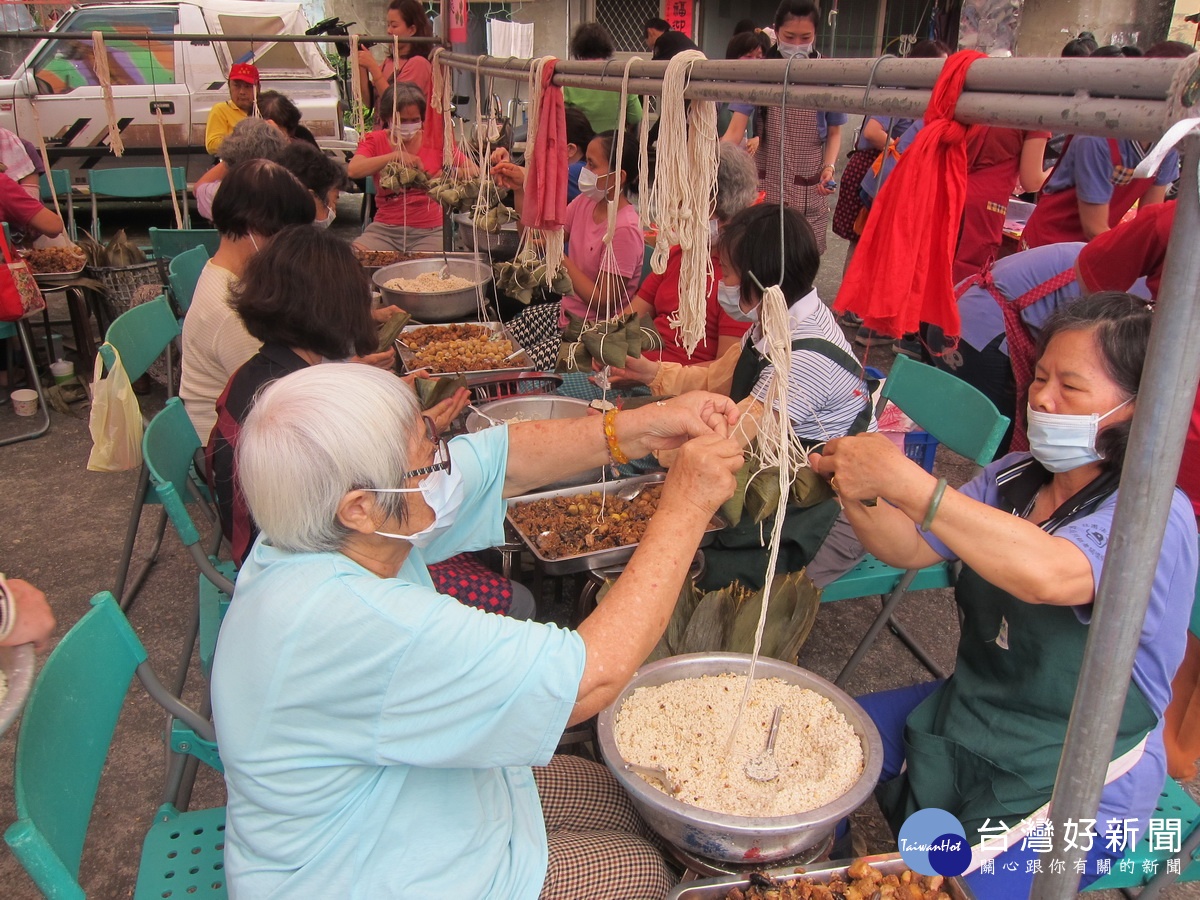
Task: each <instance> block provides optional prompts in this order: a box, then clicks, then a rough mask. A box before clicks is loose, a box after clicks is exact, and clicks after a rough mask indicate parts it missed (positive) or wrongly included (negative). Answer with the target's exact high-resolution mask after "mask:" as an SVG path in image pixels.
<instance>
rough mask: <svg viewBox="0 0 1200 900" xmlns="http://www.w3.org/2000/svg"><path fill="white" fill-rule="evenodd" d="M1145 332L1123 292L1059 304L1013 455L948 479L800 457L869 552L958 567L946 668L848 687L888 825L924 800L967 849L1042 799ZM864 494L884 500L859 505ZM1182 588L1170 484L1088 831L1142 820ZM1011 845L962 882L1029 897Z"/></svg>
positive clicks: (847, 452)
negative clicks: (947, 818) (965, 478)
mask: <svg viewBox="0 0 1200 900" xmlns="http://www.w3.org/2000/svg"><path fill="white" fill-rule="evenodd" d="M1149 333H1150V313H1149V311H1148V310H1147V309H1146V308H1145V306H1144V305H1143V303H1142V301H1140V300H1138V299H1137V298H1134V297H1131V296H1129V295H1128V294H1121V293H1116V292H1107V293H1100V294H1093V295H1092V296H1091V297H1088V298H1085V299H1083V300H1079V301H1076V302H1075V303H1073V304H1071V305H1069V306H1066V307H1063V308H1062V309H1060V310H1058V311H1057V312H1056V313H1055V314H1054V315H1053V316H1052V317H1051V318H1050V319H1049V320H1048V321H1047V322H1046V323H1045V325H1044V326H1043V328H1042V332H1041V337H1040V340H1039V351H1040V353H1039V356H1038V359H1037V367H1036V371H1035V376H1034V382H1033V385H1032V386H1031V387H1030V389H1029V398H1028V403H1029V439H1030V447H1031V453H1011V454H1009V455H1007V456H1005V457H1003V458H1002V459H1000V460H997V461H996V462H994V463H992V464H991V465H989V466H988V467H987V468H986V469H984V471H983V472H982V473H981V474H980V475H979V476H978V477H976V478H975V479H974V480H973V481H971V482H970V483H969V484H967V485H965V486H964V487H963V488H962V489H961V490H957V491H956V490H950V489H947V488H946V485H945V481H944V480H940V481H936V482H935V479H934V477H933V476H932V475H929V474H928V473H926V472H925V471H923V470H922V469H920V468H919V467H918V466H916V465H915V464H914V463H912V462H910V461H908V460H906V459H905V458H904V457H903V456H902V455H901V454H900V452H899V451H898V450H896V448H895V447H894V446H893V445H892V444H891V442H890V441H886V440H883V439H882V438H879V437H876V436H872V435H866V436H860V437H854V438H847V439H845V440H841V441H833V442H831V443H830V444H829V445H828V446H827V447H826V448H825V451H824V453H823V455H821V456H815V457H814V458H813V462H814V465H816V466H817V468H818V470H819V471H820V472H821V473H822V474H826V475H830V476H832V477H833V485H834V489H835V490H837V491H838V493H839V495H840V496H841V499H842V502H843V503H844V504H845V507H846V514H847V517H848V518H849V520H850V522H851V524H852V525H853V526H854V529H855V531H856V532H857V534H858V535H859V537H860V538H862V540H863V543H864V544H865V545H866V546H867V549H868V550H870V551H871V552H872V553H874V554H875V555H876V556H878V557H879V558H880V559H882V560H883V561H884V562H887V563H890V564H892V565H897V566H900V567H902V568H920V567H922V566H926V565H930V564H932V563H935V562H938V561H941V560H943V559H958V560H961V562H962V564H963V566H964V569H963V573H962V575H961V576H960V577H959V580H958V584H957V587H956V600H957V602H958V606H959V609H960V611H961V613H962V615H963V627H962V637H961V640H960V643H959V648H958V658H957V661H956V666H955V671H954V674H953V675H952V676H951V677H950V678H949V679H948V680H947V681H945V682H942V683H940V684H928V685H920V686H918V687H916V688H905V689H901V690H900V691H892V692H887V693H886V694H880V695H872V696H871V697H867V698H860V701H862V702H863V705H864V706H865V707H866V708H867V710H868V712H869V713H871V715H872V717H873V718H875V720H876V724H877V725H879V726H880V732H881V734H882V736H883V738H884V747H885V759H884V775H883V780H885V781H887V784H885V785H884V786H883V787H882V788H881V792H880V793H879V794H877V796H880V797H881V805H882V806H883V808H884V811H885V813H886V814H887V816H888V818H889V820H890V821H891V822H892V825H893V827H894V828H898V827H899V824H900V823H901V822H903V820H904V819H905V817H906V816H907V815H909V814H911V813H912V812H913V811H914V810H916V809H918V808H921V807H923V806H937V807H939V808H942V809H945V810H947V811H949V812H950V813H951V814H953V815H955V816H957V817H958V819H959V820H960V821H961V822H962V823H963V825H964V827H965V828H966V832H967V838H968V839H969V841H970V842H971V843H973V844H975V843H978V840H979V829H980V828H981V827H982V826H983V825H984V822H985V819H987V818H989V817H990V818H991V820H992V823H993V825H994V824H995V823H996V821H998V820H999V819H1003V820H1004V821H1005V822H1006V824H1007V826H1008V827H1013V826H1015V825H1016V824H1017V823H1018V822H1019V821H1020V820H1021V819H1022V818H1023V817H1025V816H1028V815H1029V814H1031V813H1034V812H1035V811H1036V810H1037V809H1039V807H1041V806H1042V805H1043V804H1044V803H1045V802H1046V801H1048V800H1049V799H1050V793H1051V790H1052V788H1053V784H1054V779H1055V774H1056V772H1057V768H1058V763H1059V758H1060V756H1061V753H1062V742H1063V738H1064V735H1065V731H1066V726H1067V718H1068V716H1069V714H1070V711H1071V704H1072V700H1073V698H1074V695H1075V689H1076V682H1077V680H1078V675H1079V670H1080V666H1081V665H1082V658H1083V648H1084V644H1085V642H1086V640H1087V634H1088V625H1089V623H1090V621H1091V616H1092V603H1093V602H1094V600H1095V595H1096V589H1097V586H1098V585H1099V583H1100V578H1101V576H1102V574H1103V566H1104V555H1105V551H1106V549H1107V546H1108V542H1109V534H1110V531H1111V528H1112V519H1113V513H1114V511H1115V508H1116V503H1117V491H1118V488H1119V487H1120V477H1121V466H1122V463H1123V461H1124V456H1125V447H1126V442H1127V441H1128V438H1129V429H1130V425H1131V419H1132V417H1133V415H1134V411H1135V409H1136V406H1137V390H1138V385H1139V383H1140V381H1141V375H1142V367H1143V364H1144V362H1145V357H1146V346H1147V343H1148V340H1149ZM1131 489H1133V490H1136V486H1132V487H1131ZM873 498H880V499H883V500H886V501H887V502H886V503H878V504H876V505H873V506H866V505H864V504H863V503H862V502H861V501H864V500H869V499H873ZM914 523H917V524H919V525H920V530H918V528H917V527H916V525H914ZM1195 586H1196V522H1195V517H1194V516H1193V514H1192V510H1191V507H1190V505H1189V504H1188V502H1187V500H1186V498H1185V497H1184V495H1183V493H1182V492H1181V491H1178V490H1177V491H1176V492H1175V495H1174V497H1173V498H1172V502H1171V510H1170V514H1169V519H1168V523H1167V531H1166V536H1165V537H1164V540H1163V546H1162V552H1161V555H1160V558H1159V564H1158V570H1157V572H1156V574H1155V577H1154V584H1153V587H1152V588H1151V595H1150V605H1149V608H1148V609H1147V612H1146V618H1145V621H1144V622H1143V623H1142V630H1141V641H1140V644H1139V646H1138V651H1137V656H1136V658H1135V661H1134V667H1133V679H1132V683H1131V684H1130V686H1129V693H1128V696H1127V698H1126V700H1125V706H1124V713H1123V717H1122V720H1121V726H1120V730H1119V732H1118V737H1117V745H1116V748H1115V750H1114V759H1117V758H1121V765H1120V766H1119V767H1118V766H1117V765H1114V766H1112V767H1110V769H1109V778H1108V784H1107V786H1106V787H1105V789H1104V792H1103V794H1102V795H1101V799H1100V811H1099V814H1098V815H1097V820H1098V823H1097V825H1096V827H1095V831H1096V833H1097V834H1099V835H1101V836H1103V835H1104V834H1105V832H1106V830H1108V827H1107V826H1108V823H1109V822H1110V821H1115V822H1117V823H1121V824H1124V825H1125V831H1126V833H1129V830H1128V829H1129V824H1128V823H1131V822H1132V823H1136V825H1135V827H1136V828H1137V829H1138V833H1144V831H1145V827H1146V820H1147V819H1148V818H1149V817H1150V814H1151V813H1152V812H1153V811H1154V806H1155V801H1156V800H1157V798H1158V796H1159V792H1160V790H1161V789H1162V785H1163V778H1164V774H1165V762H1164V751H1163V744H1162V716H1163V711H1164V709H1165V707H1166V705H1167V702H1168V700H1169V699H1170V684H1171V677H1172V675H1173V674H1174V672H1175V670H1176V668H1177V667H1178V665H1179V662H1180V659H1181V658H1182V656H1183V649H1184V637H1185V635H1186V633H1187V627H1188V617H1189V613H1190V610H1191V606H1192V599H1193V595H1194V591H1195ZM926 698H928V699H926ZM902 735H903V737H902ZM906 754H907V763H908V767H907V770H906V772H905V773H903V774H901V773H900V766H901V763H903V762H904V761H905V757H906ZM888 779H892V780H890V781H888ZM992 837H994V835H992ZM1108 846H1109V844H1108V842H1106V841H1104V840H1102V839H1101V838H1097V840H1096V841H1095V843H1094V845H1093V849H1092V853H1091V855H1090V857H1089V859H1088V861H1087V871H1086V874H1085V875H1084V880H1083V884H1087V883H1088V882H1090V881H1093V880H1095V878H1096V877H1097V872H1098V865H1099V864H1100V863H1099V860H1100V858H1101V857H1103V856H1106V855H1107V856H1109V857H1112V856H1114V855H1115V856H1119V855H1120V853H1119V852H1118V853H1115V854H1114V853H1113V851H1111V850H1106V848H1107V847H1108ZM1020 852H1021V850H1020V841H1018V842H1017V844H1016V846H1015V847H1014V848H1013V849H1012V850H1010V851H1008V852H1007V853H1005V854H1004V855H1003V856H1001V857H998V858H997V859H996V863H995V871H996V872H997V873H1001V872H1002V871H1005V870H1006V866H1007V863H1008V862H1009V861H1015V862H1016V865H1015V866H1014V868H1015V869H1017V870H1018V871H1017V873H1015V874H1013V875H1011V876H1010V877H1008V878H1004V877H997V876H993V875H991V874H983V875H979V876H977V877H970V878H968V881H969V883H970V885H971V887H972V888H974V890H975V893H976V895H977V896H979V897H980V898H989V897H996V898H1001V897H1018V896H1028V887H1029V881H1030V880H1031V879H1032V875H1031V874H1024V873H1026V872H1030V871H1031V869H1032V867H1026V866H1025V865H1024V858H1023V857H1020V856H1018V854H1019V853H1020ZM1105 871H1107V868H1106V869H1105ZM1022 877H1023V879H1024V880H1023V881H1021V880H1020V879H1021V878H1022Z"/></svg>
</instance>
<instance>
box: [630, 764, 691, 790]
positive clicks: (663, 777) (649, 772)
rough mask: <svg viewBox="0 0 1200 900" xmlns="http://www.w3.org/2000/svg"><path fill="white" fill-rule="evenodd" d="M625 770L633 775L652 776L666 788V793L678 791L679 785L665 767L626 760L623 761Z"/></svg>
mask: <svg viewBox="0 0 1200 900" xmlns="http://www.w3.org/2000/svg"><path fill="white" fill-rule="evenodd" d="M625 770H626V771H627V772H632V773H633V774H634V775H644V776H645V777H646V778H653V779H654V780H655V781H658V782H660V783H661V784H662V786H663V787H664V788H666V789H667V793H668V794H678V793H679V790H680V788H679V785H678V784H677V783H676V781H675V779H674V778H672V777H671V775H670V773H669V772H667V770H666V769H663V768H660V767H658V766H643V765H639V764H638V763H631V762H627V763H625Z"/></svg>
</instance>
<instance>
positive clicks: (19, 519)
mask: <svg viewBox="0 0 1200 900" xmlns="http://www.w3.org/2000/svg"><path fill="white" fill-rule="evenodd" d="M357 199H358V198H357V197H345V198H343V201H342V203H341V206H340V209H339V217H338V223H337V225H336V226H335V227H336V228H337V229H338V230H339V231H340V232H343V233H344V234H345V235H346V236H347V237H351V236H352V235H353V234H354V233H355V231H356V230H357V229H356V227H355V226H354V224H353V223H356V222H357V221H358V218H357V211H358V210H357ZM105 221H106V226H109V227H115V225H116V224H117V221H118V220H117V219H116V218H115V217H114V218H111V219H110V218H109V217H108V216H107V215H106V219H105ZM126 222H127V224H129V225H130V226H131V228H136V229H144V228H145V227H146V226H148V225H154V224H162V223H160V222H158V221H155V220H151V219H149V218H147V217H146V216H145V215H144V214H141V213H137V214H129V215H127V216H126ZM143 233H144V232H143ZM844 253H845V245H844V243H843V242H842V241H840V240H839V239H838V238H836V237H833V236H831V237H830V250H829V252H828V253H827V255H826V257H825V260H824V262H823V265H822V272H821V275H820V278H819V280H818V288H819V291H820V294H821V296H822V297H823V298H825V299H826V300H827V301H830V300H832V298H833V297H834V296H835V294H836V289H837V284H838V282H839V280H840V274H841V267H842V260H843V258H844ZM69 343H70V341H69V340H68V344H69ZM870 361H871V363H872V364H874V365H877V366H881V367H883V368H887V367H888V366H889V365H890V361H891V354H890V353H889V352H887V351H886V350H885V349H876V350H875V351H873V353H872V356H871V360H870ZM76 365H77V369H78V370H80V371H85V370H86V371H87V372H88V373H90V372H91V366H92V363H91V361H84V360H79V359H76ZM164 399H165V398H164V395H163V392H162V390H161V388H159V389H156V390H155V392H154V393H153V394H152V395H150V396H148V397H143V398H141V400H142V409H143V411H144V413H145V414H146V415H147V416H152V415H153V414H154V413H155V412H157V411H158V410H159V409H160V408H161V407H162V405H163V403H164ZM23 422H24V420H20V421H18V420H17V419H16V417H15V416H14V414H13V413H12V407H11V404H9V403H7V402H5V403H3V404H0V437H3V436H5V435H8V434H13V433H16V431H17V430H18V428H19V426H20V425H21V424H23ZM90 448H91V439H90V436H89V433H88V427H87V418H86V412H85V411H83V410H78V409H77V410H76V415H74V416H67V415H63V414H59V413H52V426H51V430H50V432H49V434H47V435H46V436H45V437H43V438H41V439H38V440H34V441H27V442H24V443H20V444H16V445H13V446H9V447H0V496H3V498H4V500H3V507H2V508H3V512H4V515H3V521H4V525H5V537H4V541H3V543H2V544H0V569H2V570H3V571H4V572H6V573H7V574H8V575H10V576H16V577H21V578H25V579H27V580H29V581H31V582H33V583H34V584H36V585H38V586H39V587H41V588H42V590H44V591H45V592H46V594H47V596H48V597H49V598H50V602H51V603H52V605H53V607H54V610H55V615H56V616H57V618H58V621H59V628H58V636H61V635H62V634H64V633H65V632H66V631H67V630H68V629H69V628H70V626H71V625H72V624H73V623H74V622H75V621H76V620H77V619H78V618H79V617H80V616H81V615H82V614H83V613H84V612H85V611H86V610H87V608H88V600H89V598H90V597H91V596H92V595H93V594H95V593H96V592H98V591H101V590H106V589H109V588H111V586H112V584H113V578H114V572H115V565H116V559H117V557H118V555H119V552H120V549H121V543H122V538H123V535H124V532H125V527H126V521H127V517H128V515H129V504H130V502H131V498H132V494H133V490H134V486H135V483H136V473H134V472H127V473H122V474H101V473H95V472H89V471H87V468H86V463H87V457H88V453H89V450H90ZM937 467H938V472H939V474H942V475H945V476H946V477H947V478H948V479H949V480H950V482H951V483H952V484H960V483H962V482H963V481H964V480H965V479H966V478H967V476H968V474H969V467H968V466H967V465H966V464H965V461H964V460H962V459H961V458H958V457H955V456H954V455H953V454H950V453H948V452H947V451H945V450H944V449H942V450H939V454H938V462H937ZM154 515H155V513H147V514H146V515H145V516H143V519H142V528H143V532H144V533H143V534H142V535H141V537H140V539H139V547H138V553H137V555H138V556H140V555H141V554H144V553H145V552H146V549H147V548H148V545H149V538H150V535H149V534H148V533H145V532H149V531H152V526H153V521H154V520H153V516H154ZM168 531H169V532H170V529H168ZM196 579H197V573H196V571H195V568H194V566H193V565H192V562H191V560H190V558H189V557H188V555H187V553H186V552H185V551H184V550H183V548H182V547H181V545H180V543H179V541H178V539H177V538H176V537H175V535H174V533H173V532H170V533H168V535H167V537H166V539H165V541H164V544H163V549H162V552H161V554H160V557H159V561H158V563H157V565H155V566H154V568H153V570H152V571H151V574H150V576H149V578H148V580H147V581H146V584H145V587H144V588H143V589H142V592H141V595H140V596H139V597H138V599H137V601H136V603H135V604H134V606H133V607H132V609H131V610H130V613H129V618H130V621H131V622H132V624H133V626H134V628H135V629H136V630H137V632H138V634H139V635H140V636H141V638H142V640H143V642H144V643H145V645H146V648H147V650H148V652H149V657H150V661H151V663H152V665H153V666H154V668H155V669H156V670H157V671H158V672H159V673H160V675H162V676H164V677H166V676H167V675H169V674H171V673H173V672H174V671H175V667H176V664H177V657H178V654H179V652H180V648H181V646H182V642H183V637H184V634H185V632H186V628H187V624H188V622H189V618H190V616H191V609H192V604H193V603H194V596H195V591H196ZM571 599H572V598H571V597H569V596H568V597H567V598H566V600H567V602H566V603H563V602H559V603H556V604H555V603H545V604H543V607H542V609H541V614H540V617H541V618H549V617H551V616H563V615H564V614H565V613H566V610H567V609H568V608H569V602H570V600H571ZM877 609H878V601H877V600H875V599H863V600H854V601H846V602H840V603H835V604H829V605H828V606H825V607H823V608H822V610H821V613H820V615H819V616H818V618H817V623H816V627H815V628H814V630H813V633H812V636H811V637H810V638H809V640H808V643H807V645H806V646H805V648H804V650H803V652H802V655H801V659H800V663H801V665H803V666H805V667H806V668H809V669H811V670H812V671H814V672H816V673H818V674H820V675H822V676H824V677H826V678H829V679H830V680H832V679H833V678H835V677H836V676H837V674H838V672H839V671H840V669H841V667H842V665H843V664H844V662H845V661H846V660H847V659H848V657H849V655H850V653H851V651H852V649H853V647H854V646H855V645H856V644H857V642H858V638H859V636H860V635H861V634H862V633H863V632H864V631H865V629H866V627H867V625H868V624H869V623H870V621H871V620H872V619H873V618H874V615H875V612H876V611H877ZM899 617H900V619H901V620H902V622H903V623H904V624H905V625H906V626H908V628H909V629H910V630H911V631H912V632H914V633H915V634H916V635H917V636H918V637H919V639H920V640H921V642H922V643H923V644H924V645H925V647H926V648H927V649H929V650H930V652H931V653H932V654H933V656H934V657H935V658H936V659H937V660H938V661H939V662H940V663H941V664H942V665H943V666H945V667H950V666H952V665H953V661H954V650H955V646H956V643H957V637H958V635H957V618H956V616H955V612H954V604H953V600H952V598H951V596H950V594H949V592H948V591H931V592H924V593H918V594H914V595H912V596H910V597H908V598H906V599H905V601H904V602H903V605H902V607H901V610H900V614H899ZM929 677H930V676H929V674H928V673H927V672H926V671H925V670H924V669H923V668H922V667H921V666H920V665H919V664H918V663H916V661H915V660H914V659H913V658H912V657H911V656H910V654H909V653H908V652H907V650H906V649H905V648H904V647H903V645H901V644H900V643H899V641H898V640H896V639H895V638H894V637H893V636H892V635H891V634H890V633H888V632H886V631H885V633H884V634H882V635H881V636H880V638H879V640H878V642H877V644H876V646H875V648H874V649H873V651H872V652H871V653H870V654H869V655H868V656H867V658H866V659H865V661H864V662H863V664H862V665H861V666H860V668H859V670H858V671H857V673H856V674H855V676H854V678H853V680H852V681H851V683H850V684H849V685H848V690H849V692H850V693H851V694H859V693H865V692H869V691H876V690H882V689H887V688H893V687H899V686H902V685H906V684H912V683H915V682H917V681H923V680H927V679H928V678H929ZM203 689H204V685H203V680H202V678H200V677H199V676H198V675H195V674H193V676H192V677H191V678H190V679H189V681H188V686H187V690H186V692H185V698H184V699H185V701H186V702H188V703H190V704H191V705H193V706H199V704H200V702H201V697H202V691H203ZM163 723H164V717H163V715H162V714H161V713H160V711H159V709H158V707H157V705H156V704H154V703H153V702H152V701H150V700H149V698H148V697H147V696H146V695H145V693H144V692H143V691H142V689H141V687H140V685H138V684H136V683H135V684H134V685H133V686H132V689H131V691H130V694H129V699H128V703H127V705H126V707H125V709H124V711H123V713H122V716H121V720H120V723H119V725H118V728H117V733H116V737H115V741H114V744H113V751H112V753H111V755H110V758H109V761H108V765H107V768H106V771H105V773H104V778H103V780H102V782H101V787H100V792H99V797H98V799H97V802H96V807H95V811H94V814H93V819H92V825H91V829H90V831H89V840H88V842H87V845H86V847H85V849H84V855H83V862H82V866H81V875H80V880H81V881H82V883H83V885H84V887H85V889H86V891H87V893H88V895H89V896H91V897H96V898H101V900H109V898H112V900H116V898H123V897H129V896H131V895H132V891H133V885H134V883H135V880H136V874H137V866H138V859H139V854H140V847H141V841H142V837H143V835H144V833H145V831H146V829H147V828H148V826H149V825H150V823H151V821H152V819H153V816H154V811H155V809H156V808H157V806H158V805H159V803H160V802H161V796H160V795H161V791H162V787H163V781H164V774H165V763H164V752H163V745H162V740H161V732H162V728H163ZM15 744H16V728H13V729H11V730H10V731H9V733H8V734H6V735H4V736H3V737H0V827H7V825H8V823H10V822H11V821H12V820H13V819H14V817H15V812H14V808H13V799H12V798H13V792H12V766H11V760H12V756H13V752H14V748H15ZM223 802H224V789H223V784H222V782H221V780H220V778H219V777H216V776H214V775H213V774H212V773H211V772H209V771H207V770H203V769H202V770H201V774H200V777H199V779H198V780H197V784H196V789H195V793H194V795H193V806H194V807H205V806H212V805H219V804H221V803H223ZM855 844H856V848H855V849H856V850H858V851H871V852H877V851H885V850H892V849H894V844H892V843H891V838H890V835H888V833H887V831H886V828H885V827H884V826H883V825H882V823H881V822H880V821H879V819H878V817H877V816H875V815H873V814H872V813H871V812H870V810H864V811H863V812H862V813H861V814H859V815H858V816H856V818H855ZM450 874H452V873H449V872H448V875H450ZM0 896H3V897H6V898H10V900H25V898H33V897H36V896H38V894H37V891H36V890H35V889H34V887H33V885H32V883H31V882H30V881H29V879H28V877H27V876H26V874H25V872H24V871H23V870H22V868H21V867H20V866H19V865H18V864H17V862H16V860H15V859H14V858H13V857H12V855H11V854H10V853H9V852H8V851H7V848H5V849H4V850H2V851H0ZM1093 896H1097V897H1103V896H1104V895H1093ZM1112 896H1113V897H1115V896H1116V894H1115V892H1112ZM1164 896H1166V897H1169V898H1184V897H1200V889H1198V888H1197V887H1196V886H1192V885H1187V886H1176V887H1173V888H1170V889H1168V891H1167V892H1166V893H1165V895H1164ZM581 900H582V898H581Z"/></svg>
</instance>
